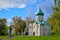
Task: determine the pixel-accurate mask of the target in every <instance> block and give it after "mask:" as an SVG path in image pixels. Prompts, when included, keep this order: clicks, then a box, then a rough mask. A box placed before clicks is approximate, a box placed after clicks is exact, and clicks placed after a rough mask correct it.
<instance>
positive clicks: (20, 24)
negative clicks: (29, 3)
mask: <svg viewBox="0 0 60 40" xmlns="http://www.w3.org/2000/svg"><path fill="white" fill-rule="evenodd" d="M11 25H12V27H14V28H15V33H16V34H17V33H21V31H24V29H25V27H26V23H25V21H23V20H22V19H21V18H20V17H18V16H15V17H13V18H12V24H11Z"/></svg>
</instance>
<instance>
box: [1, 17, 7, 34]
mask: <svg viewBox="0 0 60 40" xmlns="http://www.w3.org/2000/svg"><path fill="white" fill-rule="evenodd" d="M6 23H7V20H6V19H5V18H0V35H4V34H6Z"/></svg>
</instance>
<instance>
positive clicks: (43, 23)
mask: <svg viewBox="0 0 60 40" xmlns="http://www.w3.org/2000/svg"><path fill="white" fill-rule="evenodd" d="M36 24H41V25H50V24H49V23H48V22H46V21H44V22H36Z"/></svg>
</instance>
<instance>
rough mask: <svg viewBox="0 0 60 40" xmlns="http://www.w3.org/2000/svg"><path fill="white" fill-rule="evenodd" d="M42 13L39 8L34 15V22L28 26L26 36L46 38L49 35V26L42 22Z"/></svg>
mask: <svg viewBox="0 0 60 40" xmlns="http://www.w3.org/2000/svg"><path fill="white" fill-rule="evenodd" d="M43 16H44V13H43V12H42V10H41V9H40V8H39V10H38V12H37V13H36V22H34V23H33V24H31V23H30V24H29V26H28V36H48V35H51V26H50V25H49V23H48V22H46V21H44V20H43Z"/></svg>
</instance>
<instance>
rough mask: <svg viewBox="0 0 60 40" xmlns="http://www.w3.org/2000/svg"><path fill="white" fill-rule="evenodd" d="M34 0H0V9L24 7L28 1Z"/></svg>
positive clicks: (33, 0) (34, 0)
mask: <svg viewBox="0 0 60 40" xmlns="http://www.w3.org/2000/svg"><path fill="white" fill-rule="evenodd" d="M35 2H36V0H0V9H1V8H3V9H6V8H13V7H17V8H25V7H26V5H27V4H28V3H35Z"/></svg>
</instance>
